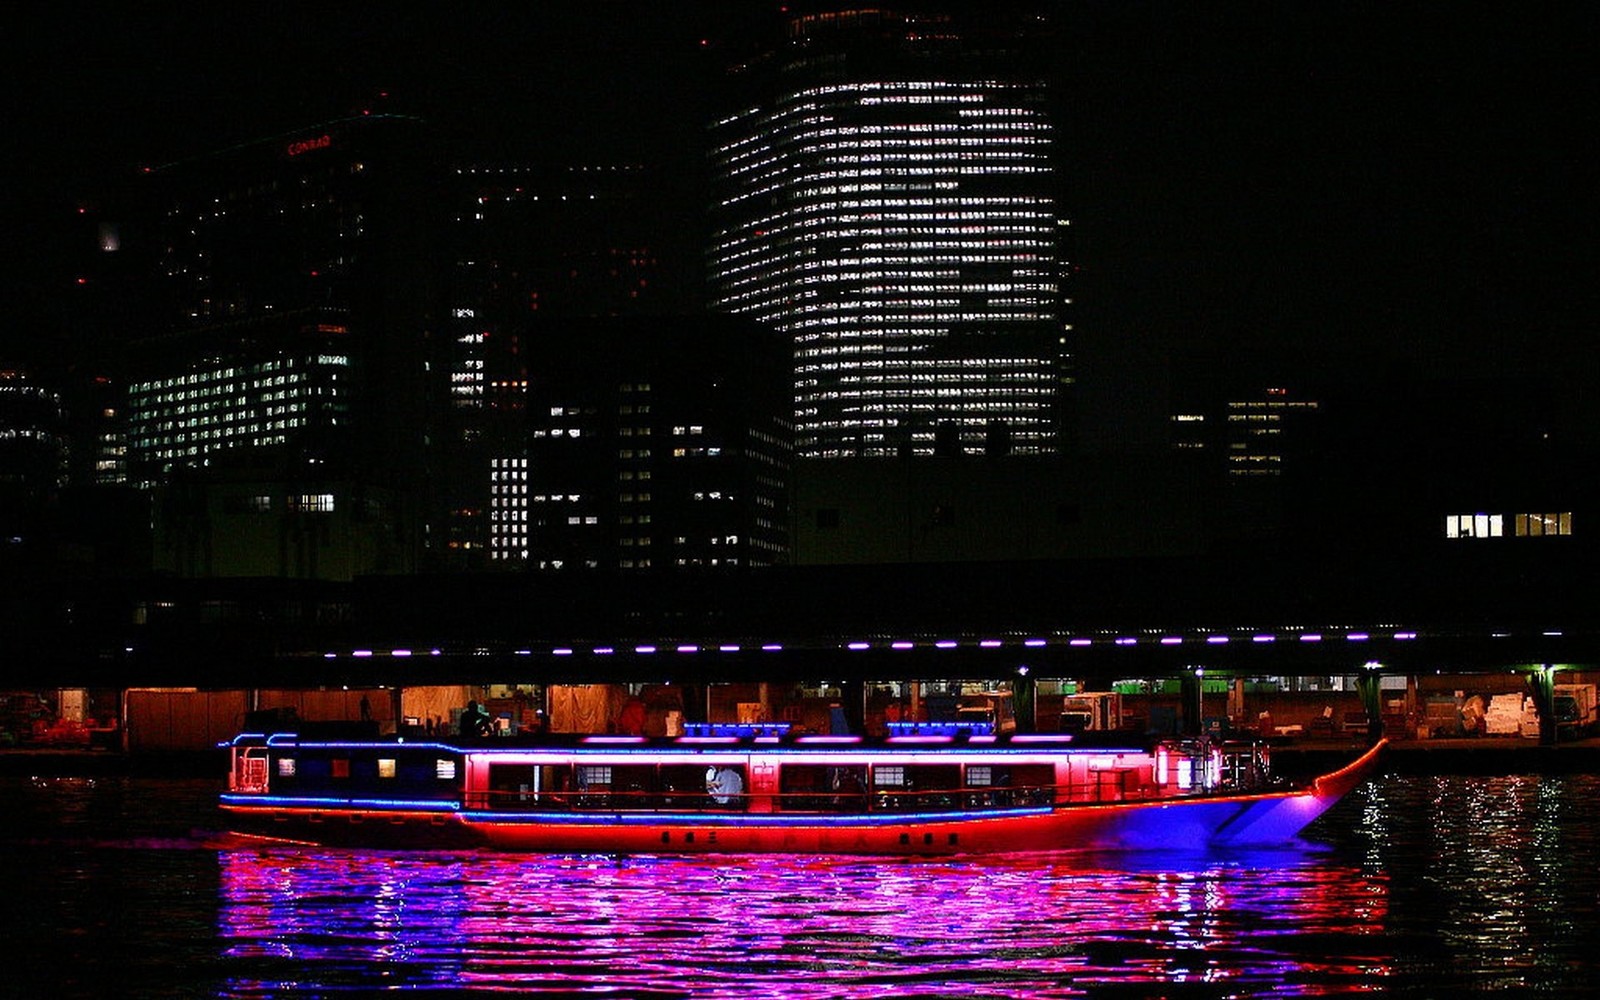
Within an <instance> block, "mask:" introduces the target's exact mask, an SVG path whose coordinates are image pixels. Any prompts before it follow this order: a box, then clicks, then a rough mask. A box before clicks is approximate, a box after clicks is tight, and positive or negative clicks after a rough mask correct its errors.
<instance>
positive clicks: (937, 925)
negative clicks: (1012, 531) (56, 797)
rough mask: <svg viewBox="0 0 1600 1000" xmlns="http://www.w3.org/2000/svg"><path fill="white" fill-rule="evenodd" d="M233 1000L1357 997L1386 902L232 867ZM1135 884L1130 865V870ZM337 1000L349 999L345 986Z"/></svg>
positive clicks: (1047, 883)
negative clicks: (499, 994) (1219, 988)
mask: <svg viewBox="0 0 1600 1000" xmlns="http://www.w3.org/2000/svg"><path fill="white" fill-rule="evenodd" d="M218 857H219V864H220V867H221V895H222V900H221V907H220V928H221V936H222V937H223V939H224V942H225V945H226V954H227V956H228V958H229V960H230V961H232V962H235V963H236V967H237V968H238V970H239V971H240V974H238V975H236V976H235V977H234V979H233V981H232V986H233V987H234V988H235V989H236V990H237V991H238V993H237V994H236V995H241V996H250V995H264V994H268V993H271V994H274V995H284V994H285V993H287V994H288V995H294V994H295V992H296V991H299V990H304V991H307V992H308V993H312V994H314V993H317V992H318V991H319V990H322V989H325V988H329V987H330V985H338V984H345V985H346V986H350V987H357V988H379V987H383V988H390V987H392V988H407V987H410V988H430V987H440V986H445V985H453V986H455V987H458V988H468V989H474V990H485V991H488V990H507V989H515V990H523V991H579V990H584V991H588V990H596V989H609V990H613V991H617V992H620V993H622V994H624V995H639V994H641V993H649V994H653V995H693V996H696V997H751V996H771V995H782V996H786V997H866V996H875V997H876V996H919V995H951V994H958V995H963V996H990V997H1022V996H1028V997H1056V996H1080V995H1084V994H1085V993H1089V992H1093V991H1095V990H1096V989H1097V988H1100V987H1104V986H1107V985H1111V984H1116V985H1119V986H1121V987H1124V988H1129V987H1133V986H1135V985H1137V984H1152V985H1153V984H1157V983H1162V984H1169V983H1175V982H1187V983H1223V984H1228V987H1227V988H1228V989H1229V990H1230V991H1236V992H1252V993H1253V992H1265V991H1270V992H1273V993H1276V994H1287V995H1315V994H1325V993H1333V992H1347V991H1355V990H1370V989H1372V988H1373V987H1374V983H1375V981H1377V982H1381V977H1383V976H1385V975H1387V974H1388V967H1387V959H1386V957H1385V956H1386V954H1387V953H1386V952H1385V950H1384V941H1383V937H1382V931H1383V928H1384V923H1385V918H1386V916H1387V904H1386V883H1385V882H1384V880H1383V879H1381V878H1379V877H1375V876H1372V875H1368V874H1365V873H1364V872H1363V871H1362V870H1361V869H1360V868H1359V867H1358V866H1353V865H1350V864H1348V863H1343V862H1336V861H1331V860H1329V859H1328V858H1326V857H1325V856H1321V855H1318V854H1316V853H1313V852H1310V851H1303V850H1301V851H1278V852H1265V853H1252V854H1243V855H1230V856H1228V857H1226V858H1215V857H1200V858H1194V859H1187V860H1184V859H1180V860H1179V861H1177V862H1176V863H1174V862H1173V861H1172V860H1171V859H1165V862H1164V863H1163V864H1146V862H1147V861H1149V860H1154V859H1131V860H1130V859H1129V858H1124V857H1118V858H1115V859H1111V860H1107V859H1104V858H1101V859H1091V858H1072V859H1041V858H1036V857H1035V858H1023V857H1017V858H1002V859H987V860H982V861H977V860H953V861H952V860H946V861H901V860H895V861H867V860H859V859H836V858H827V859H808V858H795V857H780V856H766V857H752V858H703V857H695V858H623V859H617V858H598V857H542V856H513V855H496V854H426V853H397V854H384V853H373V852H366V853H361V852H339V851H328V850H321V849H304V850H296V849H289V848H283V849H277V848H274V849H264V850H225V851H221V852H219V855H218ZM1141 865H1143V866H1141ZM341 988H344V987H341Z"/></svg>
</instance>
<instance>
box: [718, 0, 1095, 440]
mask: <svg viewBox="0 0 1600 1000" xmlns="http://www.w3.org/2000/svg"><path fill="white" fill-rule="evenodd" d="M784 10H785V11H786V13H785V15H784V17H783V24H782V27H783V32H784V33H783V37H782V38H781V39H779V40H777V41H776V42H775V43H773V44H770V45H765V46H760V47H758V50H756V48H753V49H752V53H751V55H750V56H749V58H747V59H744V60H743V61H739V62H737V63H736V64H735V65H733V66H732V67H731V69H730V87H729V92H730V94H731V95H734V96H733V97H732V99H731V103H730V104H729V110H727V112H726V113H724V114H722V115H720V116H719V118H718V120H717V121H716V122H715V123H714V127H713V130H712V163H711V168H712V172H713V178H712V181H713V187H714V202H713V212H714V220H715V224H714V232H713V236H712V243H711V246H710V248H709V252H708V263H709V272H710V273H709V281H708V295H709V298H710V301H711V304H712V306H713V307H714V308H716V309H720V310H723V311H727V312H732V313H738V314H742V315H746V316H750V317H753V318H754V319H756V320H758V321H760V322H762V323H764V324H767V325H769V326H771V327H772V328H774V329H776V330H778V331H781V332H782V333H784V334H787V335H788V336H789V337H790V338H791V340H792V344H793V351H794V359H793V365H794V372H793V379H794V395H795V421H796V445H797V453H798V455H800V456H801V457H804V458H823V459H828V458H844V457H871V456H888V455H903V454H914V455H929V454H935V453H937V452H944V453H951V452H965V451H975V450H986V451H988V452H990V453H995V452H1000V453H1015V454H1030V455H1039V454H1053V453H1057V452H1058V451H1059V450H1060V448H1061V440H1062V432H1061V426H1062V417H1063V388H1064V385H1065V384H1066V383H1067V382H1069V381H1070V377H1071V376H1070V356H1071V351H1070V348H1071V344H1070V342H1069V338H1070V326H1069V325H1068V324H1067V323H1066V321H1065V311H1064V310H1065V307H1066V305H1067V304H1068V302H1069V299H1068V298H1067V297H1066V290H1065V289H1064V288H1063V284H1062V282H1063V275H1064V274H1065V272H1066V270H1067V265H1066V261H1065V259H1064V251H1063V243H1064V228H1065V227H1066V225H1067V220H1066V219H1065V218H1063V213H1062V205H1061V197H1060V190H1059V188H1060V180H1061V178H1060V174H1059V170H1058V167H1057V164H1056V158H1055V155H1054V151H1055V149H1056V143H1057V133H1056V129H1055V125H1054V123H1053V121H1052V116H1051V114H1050V110H1049V102H1050V99H1051V92H1050V87H1049V84H1048V82H1047V79H1048V65H1047V62H1048V60H1047V58H1045V57H1047V55H1048V53H1047V50H1046V48H1045V43H1046V41H1047V38H1048V24H1047V22H1046V21H1045V19H1044V17H1043V15H1042V14H1041V13H1039V12H1038V11H1035V10H1031V9H1027V8H1025V7H1022V6H1018V5H1012V4H988V3H982V4H977V3H964V4H953V3H946V4H937V3H923V2H908V3H899V2H888V3H884V4H873V5H860V6H851V7H849V8H843V7H841V6H840V5H838V4H832V5H828V4H794V5H790V6H789V7H786V8H784Z"/></svg>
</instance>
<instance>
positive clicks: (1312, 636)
mask: <svg viewBox="0 0 1600 1000" xmlns="http://www.w3.org/2000/svg"><path fill="white" fill-rule="evenodd" d="M1300 641H1301V642H1321V641H1322V636H1321V635H1319V634H1318V633H1316V632H1311V633H1308V634H1306V635H1303V636H1301V637H1300Z"/></svg>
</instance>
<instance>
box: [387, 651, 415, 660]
mask: <svg viewBox="0 0 1600 1000" xmlns="http://www.w3.org/2000/svg"><path fill="white" fill-rule="evenodd" d="M389 655H390V656H393V657H396V658H398V659H401V660H403V659H405V658H406V657H408V656H410V655H411V650H409V649H391V650H389Z"/></svg>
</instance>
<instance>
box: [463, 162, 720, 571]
mask: <svg viewBox="0 0 1600 1000" xmlns="http://www.w3.org/2000/svg"><path fill="white" fill-rule="evenodd" d="M663 183H664V181H663V177H662V176H661V173H660V171H658V170H654V169H651V168H648V167H644V166H641V165H638V164H623V163H604V164H599V163H595V164H578V165H560V166H551V165H548V164H538V163H509V164H505V163H502V164H482V163H480V164H470V165H462V166H458V167H456V168H455V169H454V170H453V171H452V172H451V174H450V175H449V177H448V179H447V185H448V195H449V202H448V204H449V206H450V219H449V228H448V233H449V247H450V254H451V256H450V265H451V266H450V269H449V271H448V281H447V295H448V299H449V305H448V309H447V312H446V324H447V325H446V330H447V331H448V334H449V341H450V371H449V375H450V407H449V412H450V438H451V440H452V447H451V448H450V449H449V450H448V452H447V453H446V454H445V456H444V462H445V463H446V467H447V474H446V476H445V477H444V479H445V483H446V490H447V495H446V499H447V501H448V505H449V511H450V515H449V519H448V522H447V537H448V540H447V542H446V543H445V544H446V547H447V550H448V554H449V556H450V558H449V565H451V566H452V567H457V568H472V569H475V568H484V567H485V566H490V567H493V566H497V565H498V566H504V565H505V563H504V561H503V560H502V559H501V558H500V555H499V553H500V552H502V551H504V549H496V548H492V547H491V544H490V543H491V538H490V531H491V527H492V526H493V525H497V524H503V523H504V522H501V521H499V520H495V519H493V517H496V516H497V515H496V514H495V512H493V511H491V510H490V508H491V506H492V503H491V500H492V499H494V498H497V497H498V498H499V499H501V500H503V499H504V497H503V496H501V495H500V494H498V493H492V492H491V484H493V483H498V482H500V481H501V480H502V477H503V475H504V473H505V472H506V471H507V470H508V469H510V468H515V467H516V465H515V464H514V463H517V462H522V463H524V464H525V451H524V448H525V445H526V442H527V426H526V418H525V414H526V410H527V403H528V398H527V397H528V388H529V360H530V358H531V357H532V356H533V353H534V352H535V350H537V348H538V345H536V344H535V343H534V342H533V331H534V330H535V329H536V328H538V329H547V328H549V326H550V321H552V320H562V319H567V320H570V319H575V318H596V317H610V316H617V317H622V316H630V317H637V316H649V315H657V316H659V315H665V314H677V313H687V312H689V311H690V309H691V306H692V301H691V296H690V294H689V292H688V286H689V285H690V284H692V283H691V282H689V281H686V280H683V279H682V277H681V276H680V274H679V272H682V271H685V270H687V269H688V268H687V267H686V265H685V263H684V261H685V260H686V259H687V258H689V257H690V254H689V253H687V252H674V251H673V248H672V246H671V245H670V244H671V239H670V237H671V236H672V234H673V229H674V227H673V226H671V225H670V224H669V223H667V222H665V221H664V220H663V213H664V210H665V205H664V200H663V199H662V198H661V197H659V192H660V190H661V188H662V186H663ZM677 228H680V229H681V228H682V227H681V226H680V227H677ZM678 239H680V240H681V239H683V237H682V236H679V237H678ZM691 239H692V237H691ZM664 245H665V249H664ZM694 256H695V257H696V258H697V257H698V254H697V253H696V254H695V255H694ZM576 349H579V350H584V349H586V348H585V347H583V346H582V345H580V346H579V347H577V348H576ZM508 462H509V463H513V465H510V466H507V465H505V463H508ZM496 502H498V501H496ZM495 537H496V538H498V537H499V535H496V536H495ZM519 564H520V563H519Z"/></svg>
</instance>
